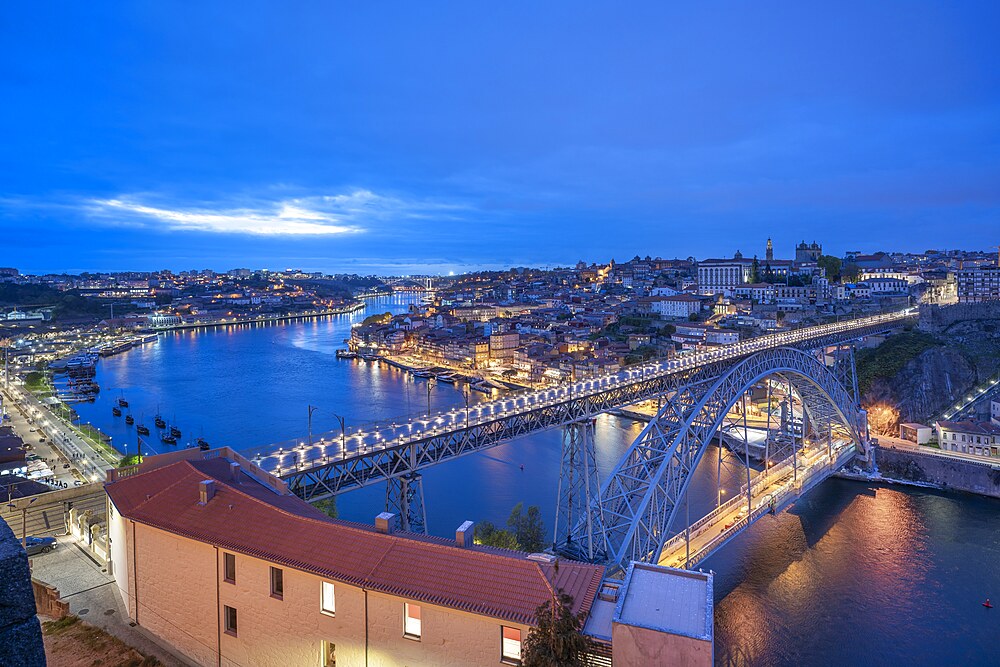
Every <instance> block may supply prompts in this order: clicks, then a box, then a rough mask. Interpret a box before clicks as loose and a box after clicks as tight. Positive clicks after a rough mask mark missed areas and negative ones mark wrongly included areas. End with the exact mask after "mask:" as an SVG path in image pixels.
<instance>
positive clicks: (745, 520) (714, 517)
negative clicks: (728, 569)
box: [658, 440, 855, 569]
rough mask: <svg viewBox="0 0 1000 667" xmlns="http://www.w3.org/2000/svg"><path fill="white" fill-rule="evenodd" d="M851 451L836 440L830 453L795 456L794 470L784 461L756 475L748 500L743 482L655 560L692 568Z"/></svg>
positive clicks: (784, 503)
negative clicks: (737, 490) (738, 488)
mask: <svg viewBox="0 0 1000 667" xmlns="http://www.w3.org/2000/svg"><path fill="white" fill-rule="evenodd" d="M854 453H855V449H854V445H853V444H852V443H850V442H847V441H844V440H839V441H836V442H835V443H834V444H833V446H832V447H831V448H830V451H829V452H828V451H827V449H826V447H825V446H823V447H818V448H814V449H813V450H812V451H809V452H806V453H804V454H802V455H800V456H799V457H798V459H797V461H796V464H797V467H798V471H797V472H796V470H795V468H794V467H793V466H792V462H791V460H790V459H788V460H786V461H784V462H782V463H781V464H779V465H777V466H775V467H774V468H772V469H771V470H769V471H768V473H767V474H766V475H763V474H762V475H759V476H758V477H757V479H755V480H753V481H752V482H751V493H750V499H749V501H748V499H747V493H746V485H744V487H743V489H742V490H741V495H739V496H737V497H735V498H732V499H731V500H729V501H727V502H725V503H723V504H722V505H721V506H719V507H717V508H716V509H715V510H714V511H712V512H710V513H709V514H708V515H706V516H705V517H703V518H702V519H700V520H698V521H696V522H695V523H694V524H692V525H691V530H690V534H689V533H688V532H687V531H685V532H682V533H678V534H677V535H675V536H674V537H672V538H671V539H670V540H668V541H667V543H666V544H664V546H663V551H661V552H660V558H659V561H658V562H659V564H660V565H666V566H669V567H679V568H684V569H691V568H693V567H696V566H697V564H698V563H700V562H701V561H703V560H705V559H706V558H708V557H709V556H710V555H712V553H714V552H715V551H716V550H717V549H719V548H720V547H721V546H722V545H724V544H726V543H727V542H729V540H731V539H733V538H734V537H736V536H737V535H739V534H740V533H742V532H743V531H744V530H746V529H747V528H749V527H750V526H751V525H753V524H754V523H755V522H756V521H757V520H758V519H760V518H761V517H763V516H764V515H766V514H769V513H770V512H771V511H772V507H773V511H774V512H781V511H783V510H784V509H785V508H787V507H788V506H789V505H791V504H792V503H793V502H795V500H797V499H798V498H800V497H801V496H802V495H803V494H804V493H806V492H807V491H809V489H811V488H813V487H814V486H816V485H817V484H819V483H820V482H822V481H823V480H825V479H826V478H828V477H829V476H830V475H832V474H833V473H834V472H836V471H837V470H838V469H839V468H840V467H841V466H843V465H844V464H845V463H847V462H848V461H850V460H851V458H853V457H854ZM748 510H749V512H748ZM688 539H690V545H688Z"/></svg>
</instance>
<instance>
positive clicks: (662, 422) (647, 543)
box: [562, 348, 867, 568]
mask: <svg viewBox="0 0 1000 667" xmlns="http://www.w3.org/2000/svg"><path fill="white" fill-rule="evenodd" d="M770 377H779V378H781V379H782V381H785V382H788V384H789V385H792V386H793V387H794V388H795V390H796V391H797V393H798V394H799V396H800V399H801V402H802V404H803V408H804V410H805V412H806V417H807V418H808V419H809V420H810V421H812V422H813V423H817V422H819V423H821V424H824V425H826V427H827V428H829V429H830V430H831V435H830V437H831V438H832V429H833V428H834V427H836V428H837V429H838V430H839V431H842V432H843V433H844V434H845V436H846V437H848V438H850V439H851V440H852V441H853V443H855V445H861V446H864V445H865V443H866V442H867V421H866V419H865V416H864V413H863V412H861V411H860V409H859V406H858V405H857V403H856V401H855V399H854V397H853V395H852V394H851V392H850V391H848V390H847V389H846V388H845V387H844V386H843V384H841V382H840V381H839V380H838V379H837V377H836V376H835V375H834V373H833V372H831V371H830V369H828V368H827V367H826V366H825V365H824V364H823V363H822V362H821V361H820V360H819V359H817V358H816V357H815V356H814V355H813V354H810V353H807V352H803V351H800V350H797V349H794V348H775V349H772V350H767V351H763V352H759V353H757V354H754V355H751V356H749V357H747V358H745V359H743V360H741V361H740V362H739V363H738V364H736V365H734V366H733V367H731V368H729V369H728V370H726V371H725V372H724V373H722V374H721V375H716V376H715V377H707V378H706V377H698V376H697V375H695V376H693V377H692V378H690V381H689V382H687V383H685V384H683V385H681V386H680V387H679V388H678V389H677V391H675V392H674V393H673V394H672V396H671V397H670V398H669V400H667V401H666V402H665V404H664V405H663V406H662V408H661V409H660V410H659V412H658V413H657V414H656V416H655V417H654V418H653V419H652V420H651V421H650V422H649V424H647V425H646V427H645V428H644V429H643V430H642V432H641V433H640V434H639V436H638V437H637V438H636V440H635V441H634V442H633V443H632V445H631V446H630V447H629V449H628V451H627V452H626V453H625V455H624V456H623V457H622V459H621V460H620V461H619V463H618V465H617V466H616V468H615V469H614V471H613V472H612V474H611V476H610V477H609V478H608V479H607V481H606V482H605V483H604V484H603V485H602V488H601V497H600V500H599V502H598V503H597V505H596V506H595V507H593V508H592V510H591V511H592V512H593V513H594V514H596V516H594V517H592V520H591V524H592V525H594V526H598V528H597V529H596V530H593V531H592V532H591V533H588V532H587V531H586V528H585V526H584V525H583V522H581V523H580V524H578V525H577V526H576V527H575V528H574V529H573V531H572V532H571V534H570V536H569V540H568V541H569V544H564V545H562V547H564V550H565V551H566V552H568V553H574V550H576V551H577V553H575V554H574V555H577V556H580V555H581V554H579V553H578V550H579V547H578V546H574V545H582V544H587V543H590V544H593V545H595V546H596V547H597V553H596V554H594V555H595V556H597V558H596V559H599V560H604V561H605V562H608V563H609V564H617V565H619V566H621V567H623V568H624V567H626V566H627V564H628V562H629V561H631V560H638V561H644V562H655V561H656V559H657V557H658V555H659V554H660V552H661V550H662V549H663V545H664V543H665V541H666V539H667V537H668V536H669V534H670V532H669V531H670V528H671V525H672V524H673V522H674V519H675V517H676V514H677V511H678V507H679V506H680V504H681V503H680V501H681V499H682V498H683V496H684V494H685V493H686V492H687V491H688V486H689V484H690V481H691V473H692V472H693V471H694V470H695V468H696V467H697V465H698V463H699V462H700V461H701V459H702V457H703V455H704V453H705V451H706V449H707V447H708V444H709V442H710V441H711V439H712V437H713V436H714V435H715V434H716V433H717V432H718V430H719V429H720V427H721V426H722V424H723V422H724V420H725V418H726V415H727V414H728V413H729V411H730V410H731V409H732V408H733V406H734V405H735V404H736V403H737V402H738V401H740V400H741V397H743V396H744V395H745V393H746V392H747V391H749V390H750V389H751V388H752V387H754V386H755V385H756V384H758V383H759V382H761V381H762V380H764V379H766V378H770ZM594 533H596V534H594Z"/></svg>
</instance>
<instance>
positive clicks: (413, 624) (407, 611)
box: [403, 602, 420, 639]
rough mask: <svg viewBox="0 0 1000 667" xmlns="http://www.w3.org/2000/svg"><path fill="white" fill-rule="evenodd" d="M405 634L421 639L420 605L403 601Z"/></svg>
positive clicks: (411, 637)
mask: <svg viewBox="0 0 1000 667" xmlns="http://www.w3.org/2000/svg"><path fill="white" fill-rule="evenodd" d="M403 635H404V636H406V637H409V638H410V639H420V605H416V604H410V603H409V602H404V603H403Z"/></svg>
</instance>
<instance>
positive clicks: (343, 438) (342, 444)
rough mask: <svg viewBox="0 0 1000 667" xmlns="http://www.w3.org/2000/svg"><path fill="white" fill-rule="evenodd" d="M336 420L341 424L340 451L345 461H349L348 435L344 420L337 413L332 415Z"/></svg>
mask: <svg viewBox="0 0 1000 667" xmlns="http://www.w3.org/2000/svg"><path fill="white" fill-rule="evenodd" d="M332 414H333V416H334V418H335V419H336V420H337V421H338V422H340V451H341V455H342V457H343V458H344V459H347V433H346V431H345V429H344V418H343V417H341V416H340V415H338V414H337V413H336V412H334V413H332Z"/></svg>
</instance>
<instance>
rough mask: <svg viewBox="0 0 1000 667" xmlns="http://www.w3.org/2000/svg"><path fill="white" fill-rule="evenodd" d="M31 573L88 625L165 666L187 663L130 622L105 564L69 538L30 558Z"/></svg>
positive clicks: (176, 666)
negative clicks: (57, 590) (101, 630)
mask: <svg viewBox="0 0 1000 667" xmlns="http://www.w3.org/2000/svg"><path fill="white" fill-rule="evenodd" d="M31 570H32V572H31V574H32V577H33V578H35V579H37V580H39V581H44V582H45V583H47V584H49V585H51V586H54V587H56V588H57V589H59V595H60V598H61V599H63V600H65V601H67V602H69V611H70V613H71V614H76V615H77V616H79V617H80V618H82V619H83V620H85V621H87V622H88V623H90V624H91V625H96V626H98V627H100V628H102V629H103V630H105V631H106V632H107V633H108V634H111V635H113V636H115V637H117V638H118V639H121V640H122V641H123V642H125V643H126V644H128V645H129V646H132V647H134V648H136V649H138V650H139V651H140V652H142V653H144V654H145V655H151V656H154V657H156V658H157V659H158V660H159V661H160V662H162V663H163V664H164V665H166V666H167V667H187V665H188V663H187V662H185V661H183V660H181V659H180V658H178V657H177V656H175V655H173V654H172V653H171V652H170V651H169V650H168V649H166V648H164V647H163V646H161V645H160V644H159V643H157V642H156V641H154V640H153V639H152V638H151V637H150V635H149V634H147V633H146V631H145V630H143V629H142V628H141V627H139V626H134V625H132V624H131V623H130V620H129V618H128V614H127V613H126V612H125V606H124V605H123V604H122V600H121V596H120V594H119V592H118V587H117V586H116V585H115V582H114V578H113V577H112V576H111V574H109V573H108V570H107V567H106V566H105V565H104V564H103V563H100V562H98V561H96V560H94V557H93V556H92V555H90V554H89V553H88V552H86V551H84V550H83V549H82V548H80V547H79V546H78V545H77V544H76V543H75V542H74V541H73V539H72V538H70V537H69V536H63V537H60V538H59V546H58V547H57V548H56V549H55V551H53V552H51V553H48V554H40V555H38V556H33V557H32V558H31Z"/></svg>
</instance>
